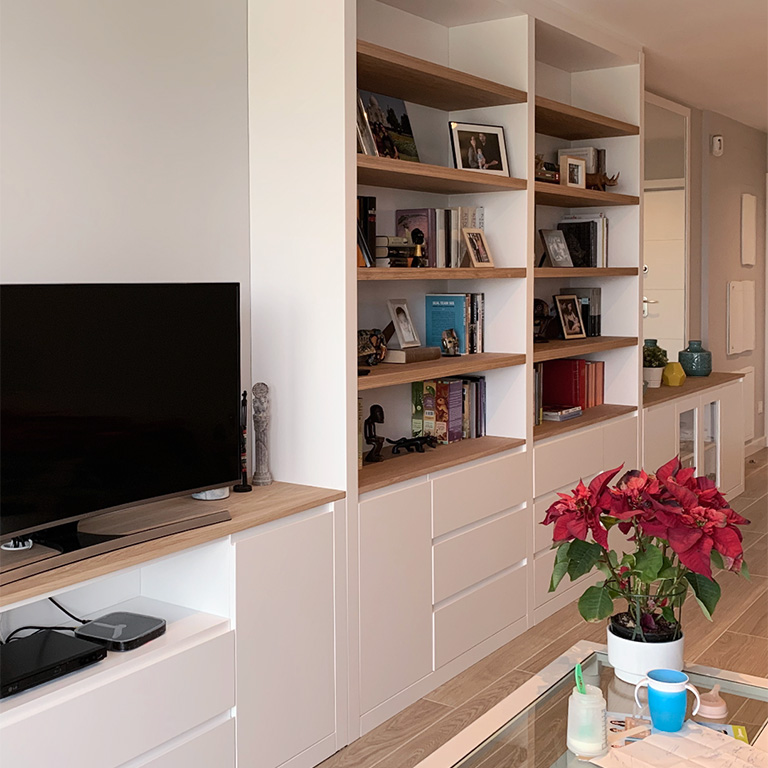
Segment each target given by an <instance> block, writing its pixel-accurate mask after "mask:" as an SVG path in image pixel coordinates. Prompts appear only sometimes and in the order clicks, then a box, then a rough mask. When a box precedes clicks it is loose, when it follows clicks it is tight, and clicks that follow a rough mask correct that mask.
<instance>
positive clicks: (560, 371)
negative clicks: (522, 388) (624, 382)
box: [533, 359, 605, 424]
mask: <svg viewBox="0 0 768 768" xmlns="http://www.w3.org/2000/svg"><path fill="white" fill-rule="evenodd" d="M533 379H534V409H535V410H534V423H535V424H541V423H542V421H565V420H567V419H572V418H575V417H577V416H581V414H582V412H583V411H585V410H586V409H587V408H594V407H595V406H597V405H603V403H604V402H605V362H604V361H602V360H583V359H574V360H572V359H566V360H547V361H546V362H543V363H536V364H535V365H534V366H533Z"/></svg>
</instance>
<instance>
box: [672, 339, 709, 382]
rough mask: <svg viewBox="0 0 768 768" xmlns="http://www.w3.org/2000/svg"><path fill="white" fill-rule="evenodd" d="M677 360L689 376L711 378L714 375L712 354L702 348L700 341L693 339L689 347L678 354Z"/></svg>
mask: <svg viewBox="0 0 768 768" xmlns="http://www.w3.org/2000/svg"><path fill="white" fill-rule="evenodd" d="M677 359H678V360H679V361H680V365H682V366H683V370H684V371H685V373H686V375H687V376H709V374H710V373H712V353H711V352H709V351H708V350H706V349H704V348H703V347H702V346H701V340H700V339H691V341H689V342H688V346H687V347H686V348H685V349H683V350H681V351H680V352H678V353H677Z"/></svg>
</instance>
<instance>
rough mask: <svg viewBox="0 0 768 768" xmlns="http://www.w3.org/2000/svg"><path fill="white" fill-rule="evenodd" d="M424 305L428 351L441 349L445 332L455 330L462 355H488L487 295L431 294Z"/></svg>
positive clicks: (426, 297)
mask: <svg viewBox="0 0 768 768" xmlns="http://www.w3.org/2000/svg"><path fill="white" fill-rule="evenodd" d="M424 301H425V314H426V325H427V338H426V344H427V346H428V347H441V346H442V341H443V331H447V330H450V329H451V328H452V329H453V330H454V331H455V332H456V336H457V337H458V340H459V354H460V355H467V354H473V353H475V352H484V351H485V294H484V293H428V294H427V295H426V296H425V297H424Z"/></svg>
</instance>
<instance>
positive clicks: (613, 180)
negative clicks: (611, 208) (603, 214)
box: [587, 173, 621, 192]
mask: <svg viewBox="0 0 768 768" xmlns="http://www.w3.org/2000/svg"><path fill="white" fill-rule="evenodd" d="M619 176H621V173H617V174H616V175H615V176H609V175H608V174H607V173H588V174H587V189H596V190H597V191H598V192H605V188H606V187H615V186H616V185H617V184H618V183H619Z"/></svg>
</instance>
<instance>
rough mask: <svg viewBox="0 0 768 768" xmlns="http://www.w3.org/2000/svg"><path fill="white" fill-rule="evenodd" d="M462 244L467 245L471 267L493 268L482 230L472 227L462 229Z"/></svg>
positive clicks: (489, 250) (491, 257)
mask: <svg viewBox="0 0 768 768" xmlns="http://www.w3.org/2000/svg"><path fill="white" fill-rule="evenodd" d="M461 231H462V233H463V235H464V242H465V243H466V245H467V253H468V254H469V260H470V262H471V264H472V266H473V267H493V266H494V264H493V256H491V249H490V248H489V247H488V241H487V240H486V239H485V232H484V231H483V230H482V229H474V228H472V227H463V228H462V230H461Z"/></svg>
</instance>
